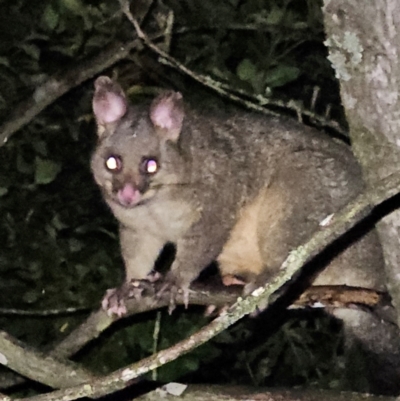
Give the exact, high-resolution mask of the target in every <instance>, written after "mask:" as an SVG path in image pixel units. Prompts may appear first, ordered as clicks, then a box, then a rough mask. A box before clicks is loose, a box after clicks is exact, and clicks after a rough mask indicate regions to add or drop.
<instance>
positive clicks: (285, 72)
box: [266, 65, 300, 88]
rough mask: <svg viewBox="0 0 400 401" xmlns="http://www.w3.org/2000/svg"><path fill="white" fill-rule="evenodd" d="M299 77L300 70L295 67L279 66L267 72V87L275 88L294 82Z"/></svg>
mask: <svg viewBox="0 0 400 401" xmlns="http://www.w3.org/2000/svg"><path fill="white" fill-rule="evenodd" d="M299 75H300V70H299V69H298V68H297V67H291V66H285V65H280V66H278V67H276V68H273V69H271V70H269V71H268V73H267V74H266V81H267V85H268V86H269V87H271V88H275V87H279V86H283V85H286V84H287V83H289V82H292V81H294V80H295V79H297V78H298V77H299Z"/></svg>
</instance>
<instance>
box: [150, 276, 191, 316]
mask: <svg viewBox="0 0 400 401" xmlns="http://www.w3.org/2000/svg"><path fill="white" fill-rule="evenodd" d="M189 285H190V282H189V283H186V282H185V281H184V280H182V279H181V278H180V277H178V276H176V275H175V274H174V273H172V272H169V273H167V275H166V276H165V278H164V280H163V285H162V286H161V288H160V290H159V291H158V293H157V297H158V298H161V297H162V296H163V294H164V293H165V292H167V291H168V292H169V306H168V313H169V314H171V313H172V312H173V311H174V309H175V307H176V303H177V299H178V298H181V297H182V298H183V304H184V305H185V308H187V307H188V306H189Z"/></svg>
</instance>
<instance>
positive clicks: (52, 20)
mask: <svg viewBox="0 0 400 401" xmlns="http://www.w3.org/2000/svg"><path fill="white" fill-rule="evenodd" d="M59 20H60V15H59V14H58V12H56V10H55V9H54V7H53V5H52V4H51V3H48V4H47V6H46V8H45V9H44V12H43V15H42V23H43V25H45V26H46V27H47V28H48V29H49V30H50V31H52V30H54V29H55V28H56V26H57V25H58V21H59Z"/></svg>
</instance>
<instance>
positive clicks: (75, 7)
mask: <svg viewBox="0 0 400 401" xmlns="http://www.w3.org/2000/svg"><path fill="white" fill-rule="evenodd" d="M60 3H61V4H62V5H63V6H64V7H65V8H66V9H67V10H69V11H71V12H72V13H73V14H75V15H85V14H86V10H85V7H84V5H83V3H82V2H81V1H80V0H61V1H60Z"/></svg>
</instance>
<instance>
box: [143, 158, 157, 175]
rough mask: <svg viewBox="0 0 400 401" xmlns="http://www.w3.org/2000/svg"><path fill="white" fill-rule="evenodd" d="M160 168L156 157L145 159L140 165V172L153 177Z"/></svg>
mask: <svg viewBox="0 0 400 401" xmlns="http://www.w3.org/2000/svg"><path fill="white" fill-rule="evenodd" d="M158 168H159V165H158V161H157V159H156V158H154V157H144V158H143V159H142V163H141V165H140V170H141V172H142V173H144V174H149V175H153V174H155V173H157V171H158Z"/></svg>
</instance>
